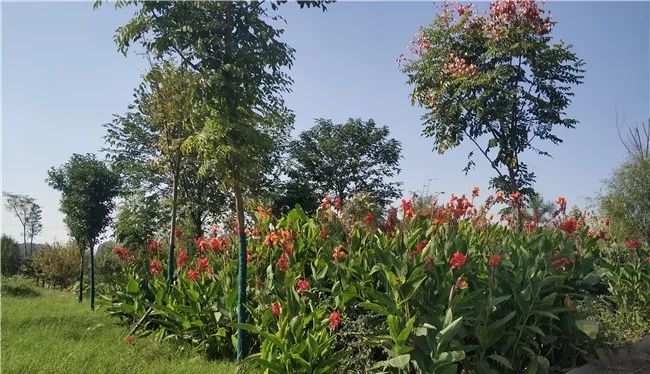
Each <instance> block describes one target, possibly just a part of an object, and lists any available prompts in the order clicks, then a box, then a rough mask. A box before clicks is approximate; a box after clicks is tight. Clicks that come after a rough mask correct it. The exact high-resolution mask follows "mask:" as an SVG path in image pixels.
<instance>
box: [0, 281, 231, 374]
mask: <svg viewBox="0 0 650 374" xmlns="http://www.w3.org/2000/svg"><path fill="white" fill-rule="evenodd" d="M39 291H40V292H41V295H40V296H36V297H12V296H5V295H6V294H5V293H4V292H3V296H2V309H1V314H2V327H1V328H2V336H1V339H2V344H1V346H2V361H1V364H2V365H1V367H2V372H3V373H196V372H212V373H232V372H235V368H236V367H235V365H234V364H232V363H229V362H214V363H213V362H209V361H206V360H205V359H204V358H203V357H201V356H200V355H197V354H190V353H183V352H179V351H178V347H174V346H172V345H170V344H166V343H160V344H159V343H156V342H155V341H154V340H153V339H152V338H150V337H146V338H139V339H136V340H135V342H134V344H133V345H127V344H126V343H125V342H124V336H125V335H126V333H127V328H126V327H125V326H123V325H119V324H117V320H116V319H113V318H111V317H109V316H108V315H106V314H105V313H104V312H103V311H102V310H101V309H98V310H96V311H95V312H91V311H90V310H89V306H88V303H87V302H86V301H84V303H83V304H79V303H78V302H77V300H76V299H75V296H74V295H73V294H72V293H68V292H60V291H51V290H42V289H40V290H39Z"/></svg>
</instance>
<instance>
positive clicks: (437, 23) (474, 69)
mask: <svg viewBox="0 0 650 374" xmlns="http://www.w3.org/2000/svg"><path fill="white" fill-rule="evenodd" d="M554 24H555V23H554V22H552V21H551V19H550V16H546V14H545V11H544V10H542V9H541V8H540V7H539V5H538V4H537V3H536V2H534V1H492V2H491V3H490V7H489V10H487V11H486V12H485V13H484V14H476V13H475V12H474V9H473V5H472V4H459V5H458V6H457V7H456V8H452V7H451V5H450V3H445V4H444V5H443V7H442V12H441V13H440V14H439V15H438V16H437V17H436V18H435V19H434V21H433V23H432V25H430V26H427V27H422V28H421V29H420V32H419V34H418V35H417V39H416V40H415V41H414V43H413V47H412V51H413V53H414V57H413V58H412V59H410V60H409V61H406V62H405V64H404V65H403V68H402V70H403V72H405V73H406V74H407V75H408V83H409V84H411V85H412V86H413V92H412V95H411V98H412V101H413V103H414V104H417V105H419V106H421V107H423V108H425V110H426V113H425V114H424V115H423V117H422V119H423V120H424V129H423V134H424V135H425V136H427V137H432V138H433V139H434V144H435V147H436V148H437V150H438V152H439V153H440V154H442V153H444V152H445V151H446V150H448V149H451V148H454V147H456V146H458V145H459V144H461V142H463V140H465V139H469V140H470V141H471V142H472V143H473V144H474V146H476V149H477V150H478V151H480V153H481V154H482V155H483V156H484V157H485V158H486V159H487V160H488V162H489V163H490V166H491V167H492V169H494V171H495V172H496V174H497V176H496V177H494V178H492V179H491V181H490V183H491V185H492V187H495V188H497V189H500V190H503V191H511V192H514V191H520V192H521V193H522V194H524V195H530V194H531V193H532V192H533V189H532V184H533V182H534V181H535V174H534V173H533V172H531V171H529V170H528V167H527V165H526V164H525V163H524V162H522V160H521V155H522V154H523V153H524V152H525V151H527V150H532V151H534V152H536V153H538V154H540V155H546V156H548V155H549V154H548V152H547V151H544V150H541V149H539V148H538V146H539V145H538V143H539V142H542V141H550V142H551V143H553V144H559V143H561V142H562V139H560V138H559V137H558V136H557V135H555V134H554V130H555V129H556V128H557V127H566V128H573V127H575V126H576V125H577V123H578V122H577V121H576V120H575V119H571V118H568V117H567V116H566V113H565V110H566V108H567V107H568V106H569V104H570V103H571V97H572V96H573V93H572V92H571V89H572V87H573V86H575V85H577V84H580V83H582V78H583V76H582V73H583V72H584V70H582V66H583V62H582V60H581V59H579V58H578V57H577V56H576V55H575V53H573V52H572V51H571V48H570V46H568V45H566V44H564V43H563V42H559V43H554V42H553V40H552V37H551V35H550V33H551V30H552V27H553V25H554ZM400 59H403V56H402V57H400ZM401 62H403V61H401ZM473 155H474V151H472V152H470V153H469V156H468V163H467V166H466V167H465V172H466V173H467V172H468V171H469V170H470V169H471V168H472V167H473V166H474V160H473V158H472V157H473Z"/></svg>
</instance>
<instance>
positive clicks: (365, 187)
mask: <svg viewBox="0 0 650 374" xmlns="http://www.w3.org/2000/svg"><path fill="white" fill-rule="evenodd" d="M400 151H401V145H400V143H399V142H398V141H397V140H395V139H392V138H390V137H389V131H388V127H386V126H377V125H376V124H375V121H373V120H372V119H370V120H367V121H362V120H361V119H352V118H351V119H349V120H348V121H347V122H346V123H344V124H334V123H332V121H331V120H325V119H318V120H316V125H315V126H314V127H312V128H311V129H309V130H307V131H304V132H302V133H301V134H300V136H299V137H298V139H297V140H294V141H292V142H291V144H290V145H289V170H288V171H287V175H288V176H289V178H290V179H291V180H292V182H293V183H294V184H297V185H300V186H306V187H308V188H310V189H311V190H312V191H314V192H313V193H312V195H320V196H324V195H327V194H332V195H336V196H340V197H341V198H342V199H346V198H349V197H351V196H352V195H354V194H356V193H359V192H366V193H369V194H370V195H372V196H373V197H374V198H375V200H376V201H377V202H379V203H380V204H381V205H382V206H385V205H386V204H387V203H388V202H389V201H391V200H393V199H395V198H397V197H399V196H400V193H399V186H400V183H398V182H394V181H391V180H390V179H391V178H393V177H395V176H396V175H397V174H398V173H399V167H398V165H399V159H400ZM296 202H300V201H299V200H296ZM313 203H314V202H311V204H313ZM289 205H290V206H292V207H293V205H294V204H289ZM306 211H307V212H311V211H310V210H306Z"/></svg>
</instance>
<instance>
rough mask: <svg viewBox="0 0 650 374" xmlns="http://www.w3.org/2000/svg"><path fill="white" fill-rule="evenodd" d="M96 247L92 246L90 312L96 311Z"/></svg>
mask: <svg viewBox="0 0 650 374" xmlns="http://www.w3.org/2000/svg"><path fill="white" fill-rule="evenodd" d="M94 249H95V248H94V245H93V244H91V245H90V310H95V253H94Z"/></svg>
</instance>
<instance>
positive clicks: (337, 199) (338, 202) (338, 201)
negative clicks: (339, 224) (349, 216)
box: [334, 196, 343, 210]
mask: <svg viewBox="0 0 650 374" xmlns="http://www.w3.org/2000/svg"><path fill="white" fill-rule="evenodd" d="M342 205H343V199H341V196H337V197H335V198H334V208H336V210H341V206H342Z"/></svg>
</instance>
